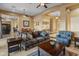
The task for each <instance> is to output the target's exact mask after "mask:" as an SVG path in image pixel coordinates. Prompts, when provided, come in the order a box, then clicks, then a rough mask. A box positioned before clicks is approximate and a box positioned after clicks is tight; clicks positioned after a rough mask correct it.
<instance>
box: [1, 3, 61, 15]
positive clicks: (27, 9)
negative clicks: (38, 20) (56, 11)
mask: <svg viewBox="0 0 79 59" xmlns="http://www.w3.org/2000/svg"><path fill="white" fill-rule="evenodd" d="M60 4H61V3H47V4H46V5H47V7H48V8H44V7H43V6H41V7H39V8H36V7H37V5H39V3H0V9H2V10H6V11H11V12H16V13H20V14H26V15H29V16H35V15H38V14H40V13H42V12H44V11H46V10H48V9H49V8H51V7H54V6H57V5H60Z"/></svg>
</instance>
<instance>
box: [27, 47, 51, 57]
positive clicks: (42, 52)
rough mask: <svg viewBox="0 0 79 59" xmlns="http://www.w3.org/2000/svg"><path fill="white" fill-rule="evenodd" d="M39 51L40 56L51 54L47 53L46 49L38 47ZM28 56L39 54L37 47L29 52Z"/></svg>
mask: <svg viewBox="0 0 79 59" xmlns="http://www.w3.org/2000/svg"><path fill="white" fill-rule="evenodd" d="M39 53H40V56H51V55H50V54H49V53H47V52H46V51H44V50H43V49H41V48H39ZM28 56H39V54H38V49H37V50H36V51H34V52H33V53H31V54H29V55H28Z"/></svg>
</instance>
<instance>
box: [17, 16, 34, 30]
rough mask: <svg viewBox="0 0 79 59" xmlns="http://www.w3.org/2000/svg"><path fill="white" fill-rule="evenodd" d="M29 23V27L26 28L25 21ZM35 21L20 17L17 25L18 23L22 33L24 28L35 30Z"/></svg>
mask: <svg viewBox="0 0 79 59" xmlns="http://www.w3.org/2000/svg"><path fill="white" fill-rule="evenodd" d="M24 20H26V21H29V27H24V26H23V21H24ZM32 21H33V19H32V18H31V17H26V16H20V17H19V19H18V21H17V23H18V29H19V30H20V31H21V29H22V28H32V29H33V23H32Z"/></svg>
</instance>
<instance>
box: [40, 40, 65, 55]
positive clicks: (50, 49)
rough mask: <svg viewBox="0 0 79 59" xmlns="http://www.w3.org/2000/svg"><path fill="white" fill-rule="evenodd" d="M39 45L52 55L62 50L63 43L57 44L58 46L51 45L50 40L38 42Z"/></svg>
mask: <svg viewBox="0 0 79 59" xmlns="http://www.w3.org/2000/svg"><path fill="white" fill-rule="evenodd" d="M39 47H40V48H41V49H43V50H44V51H45V52H47V53H49V54H50V55H52V56H58V55H59V54H60V53H61V52H62V51H63V52H64V46H63V45H60V44H59V46H58V47H52V45H51V44H50V41H47V42H43V43H41V44H39ZM39 53H40V52H39Z"/></svg>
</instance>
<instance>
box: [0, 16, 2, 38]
mask: <svg viewBox="0 0 79 59" xmlns="http://www.w3.org/2000/svg"><path fill="white" fill-rule="evenodd" d="M1 19H2V18H1V16H0V38H2V28H1V25H2V24H1V23H2V21H1Z"/></svg>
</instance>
